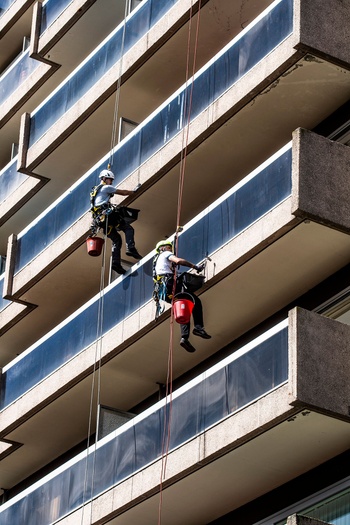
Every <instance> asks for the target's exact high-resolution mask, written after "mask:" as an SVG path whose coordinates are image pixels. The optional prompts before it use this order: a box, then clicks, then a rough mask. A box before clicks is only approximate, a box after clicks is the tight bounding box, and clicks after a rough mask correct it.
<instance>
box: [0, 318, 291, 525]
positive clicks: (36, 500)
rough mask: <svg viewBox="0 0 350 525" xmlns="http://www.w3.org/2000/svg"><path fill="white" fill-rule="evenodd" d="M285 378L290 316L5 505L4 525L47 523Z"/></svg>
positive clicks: (142, 466) (2, 518)
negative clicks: (165, 445)
mask: <svg viewBox="0 0 350 525" xmlns="http://www.w3.org/2000/svg"><path fill="white" fill-rule="evenodd" d="M287 380H288V321H287V320H285V321H283V322H282V323H280V324H278V325H277V326H275V327H274V328H273V329H271V330H269V331H268V332H266V333H265V334H263V335H262V336H260V337H258V338H257V339H256V340H254V341H252V342H251V343H249V344H248V345H246V346H244V347H243V348H241V349H240V350H238V351H237V352H234V353H233V354H232V355H231V356H229V357H227V358H226V359H225V360H223V361H222V362H221V363H219V364H217V365H215V366H214V367H212V368H211V369H209V370H207V371H206V372H205V373H203V374H201V375H200V376H198V377H197V378H195V379H193V380H192V381H190V382H189V383H188V384H187V385H185V386H184V387H182V388H180V389H179V390H177V391H176V392H174V394H173V396H172V400H171V411H170V401H169V399H165V400H162V401H160V402H158V403H157V404H155V405H154V406H153V407H151V408H150V409H148V410H146V411H145V412H144V413H143V414H140V415H138V416H136V417H135V418H134V419H133V420H132V421H130V422H128V423H126V424H125V425H123V426H122V427H120V428H119V429H118V430H116V431H114V432H112V433H111V434H109V435H108V436H106V437H105V438H104V439H102V440H101V441H100V442H98V443H97V445H96V446H95V445H94V446H92V447H90V448H89V449H88V450H87V451H86V452H83V453H81V454H79V455H78V456H76V457H75V458H74V459H72V460H71V461H69V462H68V463H67V464H65V465H63V466H62V467H60V468H59V469H57V470H56V471H54V472H53V473H51V474H50V475H48V476H46V477H45V478H43V479H42V480H40V481H39V482H38V483H36V484H35V485H33V486H32V487H30V488H29V489H27V490H26V491H24V492H23V493H21V494H19V495H18V496H15V497H14V498H13V499H12V500H10V501H9V502H7V503H5V504H4V505H3V506H2V507H0V516H1V518H0V519H1V523H2V525H13V523H15V522H16V523H17V522H18V523H26V525H49V524H51V523H52V522H54V521H55V520H57V519H60V518H62V517H63V516H65V515H67V514H69V513H70V512H72V511H73V510H75V509H77V508H79V507H80V506H82V505H83V504H84V503H86V502H88V501H90V500H91V499H92V498H93V497H96V496H98V495H99V494H101V493H103V492H105V491H106V490H108V489H110V488H111V487H113V486H115V485H117V484H118V483H120V482H122V481H123V480H124V479H126V478H128V477H129V476H132V475H133V474H135V473H136V472H137V471H139V470H140V469H143V468H145V467H146V466H148V465H150V464H151V463H153V462H154V461H156V460H158V459H159V458H160V457H161V456H162V454H163V453H164V451H163V441H164V435H169V436H170V441H169V452H170V451H172V450H174V449H176V448H177V447H180V446H181V445H184V444H185V443H186V442H187V441H189V440H190V439H193V438H195V437H196V436H198V435H200V434H201V433H203V432H204V431H206V430H208V429H209V428H210V427H212V426H213V425H216V424H218V423H219V422H220V421H222V420H224V419H225V418H227V417H228V416H230V415H231V414H233V413H234V412H236V411H237V410H240V409H242V408H243V407H245V406H247V405H249V404H250V403H252V402H254V401H256V400H257V399H259V398H260V397H262V396H266V394H267V393H269V392H271V391H272V390H274V389H276V388H278V387H279V386H281V385H282V384H284V383H285V382H286V381H287Z"/></svg>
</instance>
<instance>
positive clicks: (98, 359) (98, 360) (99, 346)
mask: <svg viewBox="0 0 350 525" xmlns="http://www.w3.org/2000/svg"><path fill="white" fill-rule="evenodd" d="M107 230H108V215H106V232H107ZM106 239H107V233H105V234H104V244H103V251H102V264H101V272H100V291H99V300H98V310H97V326H96V345H95V356H94V364H93V371H92V382H91V391H90V408H89V423H88V437H87V448H86V463H85V473H84V491H83V503H82V509H83V510H82V515H81V524H82V523H83V519H84V511H85V504H86V492H87V483H88V465H89V454H88V450H89V447H90V436H91V428H92V413H93V407H94V401H93V400H94V394H95V383H96V371H97V369H98V377H97V392H98V394H97V402H98V403H99V400H100V385H101V380H100V374H101V352H102V335H103V310H104V289H105V278H104V276H105V266H106ZM97 365H98V366H97ZM97 414H98V405H97ZM97 419H98V417H97ZM97 429H98V421H97V423H96V433H95V449H94V456H93V469H92V480H91V483H92V484H91V509H90V523H92V497H93V477H94V470H95V455H96V444H97V437H98V436H97Z"/></svg>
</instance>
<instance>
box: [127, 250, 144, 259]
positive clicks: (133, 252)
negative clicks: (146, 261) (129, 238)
mask: <svg viewBox="0 0 350 525" xmlns="http://www.w3.org/2000/svg"><path fill="white" fill-rule="evenodd" d="M126 255H127V256H128V257H133V258H134V259H137V260H140V259H142V255H140V254H139V252H138V251H137V250H136V248H129V249H128V250H127V252H126Z"/></svg>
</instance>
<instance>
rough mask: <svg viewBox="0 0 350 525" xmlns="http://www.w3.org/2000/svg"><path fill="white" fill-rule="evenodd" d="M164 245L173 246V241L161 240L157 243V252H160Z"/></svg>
mask: <svg viewBox="0 0 350 525" xmlns="http://www.w3.org/2000/svg"><path fill="white" fill-rule="evenodd" d="M162 246H171V247H173V243H172V242H171V241H167V240H164V241H159V242H158V243H157V246H156V252H157V253H159V250H160V248H161V247H162Z"/></svg>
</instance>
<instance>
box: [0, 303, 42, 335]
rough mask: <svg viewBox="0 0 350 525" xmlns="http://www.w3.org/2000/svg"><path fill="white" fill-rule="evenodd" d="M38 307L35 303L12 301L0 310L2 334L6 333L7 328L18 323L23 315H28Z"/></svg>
mask: <svg viewBox="0 0 350 525" xmlns="http://www.w3.org/2000/svg"><path fill="white" fill-rule="evenodd" d="M34 308H36V305H34V304H28V303H24V302H20V303H19V302H13V303H10V304H9V305H8V306H6V308H4V309H3V310H1V312H0V336H2V335H4V333H5V332H7V330H9V329H10V328H12V326H14V325H15V324H17V323H18V322H19V321H20V320H21V319H23V317H25V316H26V315H28V314H29V313H30V312H31V311H32V310H34Z"/></svg>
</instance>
